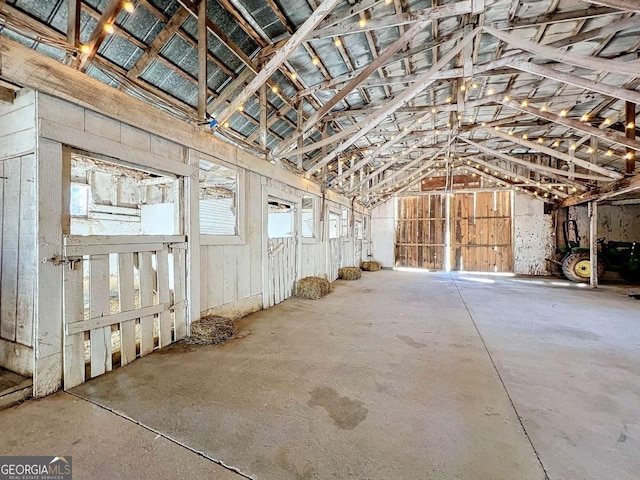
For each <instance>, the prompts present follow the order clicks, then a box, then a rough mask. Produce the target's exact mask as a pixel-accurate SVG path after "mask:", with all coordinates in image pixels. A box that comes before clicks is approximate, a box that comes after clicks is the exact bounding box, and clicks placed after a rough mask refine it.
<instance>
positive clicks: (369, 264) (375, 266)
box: [360, 261, 382, 272]
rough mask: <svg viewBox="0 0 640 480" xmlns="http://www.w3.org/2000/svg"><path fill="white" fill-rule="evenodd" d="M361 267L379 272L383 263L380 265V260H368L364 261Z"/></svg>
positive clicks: (367, 270) (366, 270) (368, 270)
mask: <svg viewBox="0 0 640 480" xmlns="http://www.w3.org/2000/svg"><path fill="white" fill-rule="evenodd" d="M360 268H362V270H364V271H365V272H377V271H378V270H380V269H381V268H382V265H380V262H374V261H368V262H362V265H360Z"/></svg>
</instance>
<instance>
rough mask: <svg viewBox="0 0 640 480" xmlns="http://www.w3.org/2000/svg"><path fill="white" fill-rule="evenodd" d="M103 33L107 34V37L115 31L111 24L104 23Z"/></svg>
mask: <svg viewBox="0 0 640 480" xmlns="http://www.w3.org/2000/svg"><path fill="white" fill-rule="evenodd" d="M104 31H105V32H107V33H108V34H109V35H111V34H112V33H113V32H114V31H115V29H114V28H113V24H111V23H105V25H104Z"/></svg>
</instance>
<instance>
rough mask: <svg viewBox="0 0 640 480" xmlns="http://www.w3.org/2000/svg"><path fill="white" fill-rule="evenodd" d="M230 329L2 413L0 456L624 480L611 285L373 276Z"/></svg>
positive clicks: (161, 471)
mask: <svg viewBox="0 0 640 480" xmlns="http://www.w3.org/2000/svg"><path fill="white" fill-rule="evenodd" d="M240 328H241V331H240V335H239V337H238V338H237V339H234V340H232V341H230V342H228V343H226V344H224V345H220V346H215V347H192V346H185V345H175V346H172V347H170V348H168V349H166V350H164V351H161V352H159V353H157V354H154V355H150V356H148V357H145V358H143V359H141V360H138V361H136V362H134V363H133V364H131V365H129V366H127V367H125V368H121V369H118V370H116V371H114V372H112V373H110V374H107V375H104V376H102V377H99V378H97V379H94V380H93V381H91V382H88V383H87V384H85V385H83V386H81V387H79V388H76V389H74V391H73V392H72V393H71V394H68V393H67V394H58V395H54V396H52V397H49V398H46V399H43V400H38V401H31V402H27V403H25V404H23V405H21V406H19V407H16V408H12V409H9V410H6V411H3V412H0V425H1V428H2V437H1V440H0V442H1V443H0V447H1V448H0V450H1V452H2V454H5V455H6V454H27V453H29V454H34V453H42V454H45V453H46V454H64V455H68V454H71V455H73V456H74V467H75V468H76V471H77V472H79V473H78V475H79V476H78V478H95V479H100V478H124V477H127V478H132V477H131V475H132V473H131V472H132V468H133V469H135V470H134V471H135V472H136V475H135V476H136V478H156V479H157V478H169V477H173V476H175V473H176V471H178V472H181V473H182V475H181V478H222V479H226V478H242V477H241V476H240V475H236V474H234V473H232V472H231V471H228V470H224V469H223V468H222V467H220V466H219V465H218V464H216V463H215V462H222V463H224V464H225V465H228V466H232V467H234V468H235V469H237V470H238V471H239V472H241V473H242V475H244V476H247V477H250V478H256V479H311V478H317V479H326V478H340V479H342V478H355V479H390V478H394V479H404V478H406V479H454V478H460V479H482V480H484V479H509V480H512V479H515V478H517V479H519V480H520V479H522V480H526V479H543V478H545V475H548V476H549V478H552V479H571V480H573V479H583V478H584V479H587V478H593V479H605V478H606V479H609V478H611V479H616V480H624V479H637V478H638V474H637V472H639V471H640V457H639V456H638V455H637V452H638V451H640V434H639V427H640V356H639V355H638V353H637V352H638V348H639V347H640V301H638V300H633V299H629V298H627V297H626V296H625V294H624V293H623V292H622V291H620V290H616V289H608V288H604V289H601V290H598V291H595V292H594V291H590V290H588V289H579V288H575V287H562V286H555V285H553V283H551V282H541V284H539V283H537V282H531V281H527V280H525V281H521V280H520V279H504V278H498V279H496V280H492V279H488V278H486V277H479V276H464V275H457V276H449V275H445V274H426V273H415V272H390V271H382V272H376V273H365V274H364V277H363V279H361V280H359V281H356V282H338V284H336V285H335V290H334V292H332V293H331V294H330V295H329V296H328V297H326V298H324V299H322V300H319V301H304V300H288V301H286V302H284V303H283V304H281V305H279V306H277V307H275V308H272V309H270V310H266V311H263V312H259V313H257V314H255V315H252V316H250V317H248V318H246V319H244V320H242V321H241V322H240ZM112 412H115V413H112ZM523 425H524V427H525V429H526V432H525V430H524V429H523ZM184 469H188V470H184ZM185 472H186V473H185Z"/></svg>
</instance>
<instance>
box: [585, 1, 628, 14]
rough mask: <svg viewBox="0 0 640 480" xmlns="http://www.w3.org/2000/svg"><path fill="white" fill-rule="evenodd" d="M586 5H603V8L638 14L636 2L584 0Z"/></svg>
mask: <svg viewBox="0 0 640 480" xmlns="http://www.w3.org/2000/svg"><path fill="white" fill-rule="evenodd" d="M585 1H586V2H588V3H594V4H596V5H604V6H605V7H611V8H617V9H619V10H626V11H629V12H640V4H638V2H637V0H585Z"/></svg>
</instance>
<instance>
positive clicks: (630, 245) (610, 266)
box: [552, 220, 640, 282]
mask: <svg viewBox="0 0 640 480" xmlns="http://www.w3.org/2000/svg"><path fill="white" fill-rule="evenodd" d="M562 231H563V234H564V244H565V246H564V247H561V248H559V249H558V254H557V257H556V259H554V260H552V262H553V263H555V264H557V265H559V266H560V268H561V269H562V274H563V275H564V276H565V277H566V278H568V279H569V280H571V281H572V282H588V281H589V278H590V276H591V258H590V252H589V249H588V248H584V247H581V246H580V236H579V235H578V225H577V223H576V221H575V220H567V221H566V222H564V223H563V224H562ZM607 270H609V271H612V272H618V273H619V274H620V276H621V277H622V278H623V279H625V280H627V281H629V282H640V242H615V241H609V242H607V241H605V238H604V237H603V238H599V239H598V278H600V277H602V275H604V272H605V271H607Z"/></svg>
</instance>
